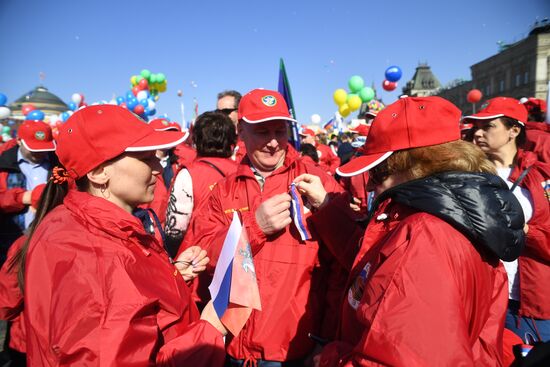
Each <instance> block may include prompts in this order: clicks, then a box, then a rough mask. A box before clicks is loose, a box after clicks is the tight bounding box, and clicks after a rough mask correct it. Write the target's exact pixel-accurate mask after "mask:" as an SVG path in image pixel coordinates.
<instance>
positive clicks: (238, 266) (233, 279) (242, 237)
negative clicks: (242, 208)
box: [208, 212, 262, 336]
mask: <svg viewBox="0 0 550 367" xmlns="http://www.w3.org/2000/svg"><path fill="white" fill-rule="evenodd" d="M208 289H209V290H210V295H211V297H212V300H213V304H214V309H215V310H216V314H217V315H218V317H219V318H220V321H221V322H222V324H224V326H225V327H226V328H227V329H228V330H229V331H230V332H231V334H233V335H235V336H236V335H238V334H239V332H240V331H241V330H242V328H243V327H244V325H245V324H246V321H247V320H248V318H249V317H250V315H251V314H252V309H256V310H259V311H261V310H262V306H261V303H260V291H259V289H258V282H257V280H256V269H255V268H254V261H253V258H252V251H251V249H250V244H249V243H248V239H247V237H246V232H245V231H244V229H243V226H242V224H241V221H240V220H239V215H238V214H237V212H234V213H233V220H232V221H231V225H230V226H229V230H228V231H227V236H226V237H225V241H224V243H223V247H222V250H221V253H220V258H219V260H218V264H217V265H216V270H215V271H214V278H213V279H212V283H211V284H210V286H209V287H208Z"/></svg>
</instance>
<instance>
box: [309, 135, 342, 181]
mask: <svg viewBox="0 0 550 367" xmlns="http://www.w3.org/2000/svg"><path fill="white" fill-rule="evenodd" d="M300 136H301V138H302V143H303V144H311V145H313V146H314V147H315V148H317V155H318V156H319V164H320V165H321V168H323V169H324V170H325V172H327V173H328V174H330V175H334V174H335V173H336V168H338V166H339V165H340V159H339V158H338V156H337V155H336V154H334V152H333V151H332V149H330V147H329V146H328V145H325V144H320V143H319V142H318V141H317V139H316V136H315V131H313V130H312V129H309V128H305V129H302V131H300Z"/></svg>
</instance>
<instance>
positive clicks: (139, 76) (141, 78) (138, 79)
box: [136, 75, 145, 84]
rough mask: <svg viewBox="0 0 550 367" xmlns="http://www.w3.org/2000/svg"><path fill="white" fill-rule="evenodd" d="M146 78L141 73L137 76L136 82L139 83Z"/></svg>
mask: <svg viewBox="0 0 550 367" xmlns="http://www.w3.org/2000/svg"><path fill="white" fill-rule="evenodd" d="M143 79H145V78H144V77H142V76H141V75H138V76H137V78H136V84H137V83H139V81H140V80H143Z"/></svg>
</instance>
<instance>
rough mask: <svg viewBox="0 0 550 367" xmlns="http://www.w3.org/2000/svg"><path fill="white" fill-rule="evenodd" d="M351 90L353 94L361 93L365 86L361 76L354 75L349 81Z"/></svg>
mask: <svg viewBox="0 0 550 367" xmlns="http://www.w3.org/2000/svg"><path fill="white" fill-rule="evenodd" d="M348 86H349V90H350V91H352V92H353V93H356V92H359V91H360V90H361V89H362V88H363V87H364V86H365V81H364V80H363V78H361V77H360V76H359V75H354V76H352V77H351V78H349V81H348Z"/></svg>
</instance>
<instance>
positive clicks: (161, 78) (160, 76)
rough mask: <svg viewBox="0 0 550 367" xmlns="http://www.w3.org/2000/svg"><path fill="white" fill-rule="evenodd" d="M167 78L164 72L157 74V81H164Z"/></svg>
mask: <svg viewBox="0 0 550 367" xmlns="http://www.w3.org/2000/svg"><path fill="white" fill-rule="evenodd" d="M165 80H166V76H165V75H164V74H163V73H158V74H157V83H162V82H163V81H165Z"/></svg>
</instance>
